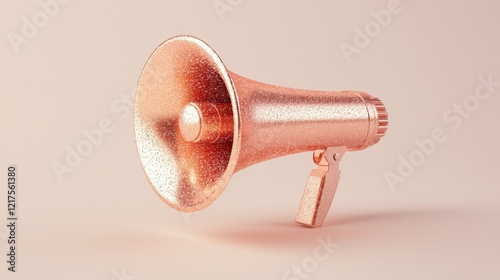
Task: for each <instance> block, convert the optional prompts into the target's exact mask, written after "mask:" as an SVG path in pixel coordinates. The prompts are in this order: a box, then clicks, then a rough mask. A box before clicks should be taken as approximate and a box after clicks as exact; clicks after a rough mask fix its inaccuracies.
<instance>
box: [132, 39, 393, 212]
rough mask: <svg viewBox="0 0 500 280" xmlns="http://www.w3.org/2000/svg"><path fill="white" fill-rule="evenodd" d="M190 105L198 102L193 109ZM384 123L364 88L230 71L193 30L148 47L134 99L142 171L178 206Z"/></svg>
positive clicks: (371, 140) (370, 139) (361, 143)
mask: <svg viewBox="0 0 500 280" xmlns="http://www.w3.org/2000/svg"><path fill="white" fill-rule="evenodd" d="M188 104H196V106H199V108H202V109H199V110H198V111H196V110H195V111H196V114H193V112H194V111H193V110H194V109H193V110H191V111H193V112H191V114H189V113H190V111H189V108H190V105H189V106H188ZM186 106H188V107H186ZM211 107H213V108H215V109H214V110H215V111H214V110H212V109H213V108H212V109H211V110H208V109H209V108H211ZM186 108H187V109H186ZM203 108H207V109H203ZM218 108H219V109H218ZM186 110H187V111H186ZM182 112H184V114H183V113H182ZM210 112H211V113H210ZM387 120H388V119H387V112H386V110H385V107H384V106H383V104H382V103H381V102H380V100H378V99H376V98H374V97H372V96H370V95H368V94H366V93H364V92H355V91H342V92H326V91H308V90H299V89H291V88H285V87H279V86H274V85H269V84H264V83H260V82H257V81H253V80H250V79H247V78H244V77H242V76H239V75H237V74H234V73H232V72H229V71H228V70H227V69H226V68H225V66H224V65H223V63H222V61H221V60H220V58H219V57H218V56H217V54H216V53H215V52H214V51H213V50H212V49H210V48H209V47H208V46H207V45H206V44H205V43H204V42H202V41H201V40H199V39H196V38H193V37H190V36H179V37H174V38H172V39H169V40H167V41H166V42H165V43H163V44H162V45H161V46H160V47H159V48H158V49H157V50H156V51H155V52H154V53H153V54H152V56H151V57H150V58H149V60H148V62H147V63H146V66H145V67H144V70H143V72H142V75H141V78H140V81H139V89H138V92H137V97H136V105H135V131H136V142H137V147H138V152H139V156H140V159H141V162H142V165H143V167H144V171H145V173H146V176H147V177H148V179H149V181H150V183H151V185H152V186H153V188H154V189H155V191H156V192H157V194H158V195H159V196H160V197H161V198H162V199H163V200H164V201H165V202H166V203H168V204H169V205H170V206H172V207H174V208H175V209H178V210H181V211H197V210H200V209H202V208H204V207H206V206H208V205H209V204H210V203H212V202H213V201H214V200H215V199H216V198H217V197H218V196H219V195H220V193H221V192H222V191H223V190H224V188H225V186H226V185H227V183H228V181H229V179H230V177H231V175H232V174H233V173H234V172H237V171H239V170H241V169H243V168H245V167H247V166H250V165H252V164H255V163H258V162H261V161H265V160H268V159H272V158H276V157H280V156H285V155H288V154H293V153H298V152H304V151H314V150H318V149H326V148H328V147H343V146H345V147H346V149H347V150H348V151H349V150H350V151H352V150H361V149H364V148H367V147H368V146H370V145H373V144H375V143H376V142H378V141H379V140H380V138H381V137H382V136H383V135H384V134H385V131H386V130H387V125H388V121H387ZM198 135H203V137H199V136H198ZM219 135H224V137H219ZM195 139H196V140H195Z"/></svg>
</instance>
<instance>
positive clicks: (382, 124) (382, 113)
mask: <svg viewBox="0 0 500 280" xmlns="http://www.w3.org/2000/svg"><path fill="white" fill-rule="evenodd" d="M372 102H373V106H375V109H376V110H377V117H378V129H377V135H378V136H379V137H382V136H384V135H385V132H386V131H387V128H388V126H389V115H388V114H387V109H386V108H385V106H384V104H383V103H382V101H380V99H378V98H376V97H372Z"/></svg>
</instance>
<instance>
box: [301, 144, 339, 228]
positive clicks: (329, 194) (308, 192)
mask: <svg viewBox="0 0 500 280" xmlns="http://www.w3.org/2000/svg"><path fill="white" fill-rule="evenodd" d="M345 152H346V147H329V148H326V149H325V150H316V151H314V154H313V160H314V162H315V163H316V164H317V165H318V167H317V168H316V169H314V170H312V171H311V173H310V174H309V178H308V180H307V184H306V189H305V190H304V194H303V195H302V200H301V201H300V205H299V210H298V211H297V216H296V218H295V222H297V223H299V224H303V225H306V226H311V227H321V226H322V225H323V222H324V221H325V218H326V214H328V210H329V209H330V205H331V204H332V200H333V197H334V196H335V191H336V190H337V186H338V184H339V180H340V169H339V163H340V161H341V160H342V157H343V156H344V154H345Z"/></svg>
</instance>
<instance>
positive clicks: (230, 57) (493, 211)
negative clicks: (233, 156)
mask: <svg viewBox="0 0 500 280" xmlns="http://www.w3.org/2000/svg"><path fill="white" fill-rule="evenodd" d="M45 1H46V0H42V2H45ZM61 2H62V1H61ZM223 2H224V3H227V2H226V1H223ZM229 2H230V3H232V4H233V5H234V7H232V11H228V12H226V13H224V14H223V20H221V19H220V18H219V16H218V14H217V12H216V10H215V9H214V6H213V1H212V0H205V1H196V2H195V1H182V2H181V1H81V0H72V1H69V3H67V4H64V5H62V4H61V5H60V10H59V11H58V12H57V13H56V14H55V15H54V16H53V17H50V18H49V20H48V23H47V24H46V25H45V26H43V27H42V28H39V30H38V32H36V36H35V37H34V38H30V39H28V42H27V43H26V44H22V45H20V46H19V52H18V53H15V52H14V48H13V47H12V45H11V43H10V42H9V34H10V33H11V32H14V33H17V34H20V33H21V29H22V27H23V24H24V23H23V17H26V18H28V19H31V18H32V17H33V16H34V15H36V13H38V12H40V11H43V10H42V8H41V7H40V6H39V4H38V1H35V0H28V1H13V0H1V8H0V21H1V25H0V35H1V36H2V38H3V39H2V40H0V56H1V57H0V62H1V64H0V65H1V66H0V71H1V72H0V81H1V85H2V87H1V90H2V93H1V100H0V128H1V136H2V137H1V140H0V143H1V145H0V167H1V170H0V182H2V183H1V187H0V207H1V208H0V218H1V221H2V222H1V224H2V226H1V227H0V241H1V242H0V248H1V250H0V252H1V254H2V257H0V259H1V260H2V262H1V263H2V264H1V265H0V275H1V278H2V279H102V280H110V279H113V280H122V279H126V280H130V279H137V280H142V279H148V280H153V279H199V278H202V277H203V278H208V279H287V278H286V277H288V279H301V278H299V277H298V276H295V277H296V278H292V276H293V275H291V274H290V275H286V271H287V270H290V269H292V266H294V265H298V266H301V265H302V264H303V263H305V264H306V265H309V266H311V265H312V264H314V263H317V266H316V267H312V268H311V267H308V268H309V270H310V271H311V272H309V273H308V275H307V277H308V279H408V280H410V279H420V280H421V279H427V280H434V279H460V280H476V279H481V280H487V279H498V278H499V277H500V267H499V266H498V261H499V260H500V239H499V238H500V217H499V214H500V204H499V202H500V188H498V186H499V183H498V167H499V163H498V158H499V156H500V149H499V148H498V143H499V142H500V134H499V133H498V129H499V115H498V106H499V105H500V96H499V95H500V87H496V88H495V89H496V91H495V92H493V93H492V94H491V96H490V97H489V98H488V99H487V100H484V101H480V103H479V108H478V109H477V110H475V111H474V112H472V113H471V114H470V116H469V117H468V118H467V119H464V120H463V123H462V124H461V125H460V126H459V127H458V128H457V129H452V128H451V125H452V124H453V123H450V122H447V121H446V120H445V119H443V114H444V113H445V112H446V111H447V110H449V109H450V108H451V109H453V105H454V104H456V103H457V104H458V103H462V101H463V100H464V99H465V98H469V99H468V100H470V98H471V96H472V95H473V93H474V90H475V88H476V86H477V85H478V84H479V82H478V77H479V76H483V77H488V75H490V74H491V75H492V79H493V80H495V81H500V66H499V65H500V64H499V62H500V53H499V52H498V50H499V49H500V37H499V31H500V30H499V28H500V18H499V17H498V14H499V12H500V4H499V2H498V1H493V0H491V1H486V0H483V1H451V0H450V1H428V0H418V1H417V0H414V1H409V0H402V1H401V7H402V11H401V12H400V13H399V14H397V15H393V16H392V18H391V22H390V23H389V24H388V25H387V27H385V28H383V29H382V30H381V31H380V32H379V34H378V35H377V36H375V37H374V38H372V40H371V42H370V44H369V45H368V46H367V47H366V48H364V49H362V50H361V52H360V53H359V54H355V55H353V56H352V62H351V63H348V62H347V60H346V58H345V57H344V55H343V54H342V52H341V50H340V48H339V44H341V42H346V43H349V44H353V40H354V34H355V31H354V28H355V27H360V28H364V26H365V24H367V23H369V22H370V21H371V20H373V17H372V15H371V14H370V12H371V11H379V10H381V9H386V6H387V4H388V3H389V1H387V0H377V1H367V0H366V1H356V2H355V3H351V2H348V1H311V2H307V1H284V0H282V1H242V2H241V3H240V2H238V1H236V0H233V1H229ZM41 19H42V20H43V18H41ZM178 34H190V35H194V36H197V37H199V38H202V39H203V40H205V41H206V42H207V43H208V44H209V45H211V46H212V47H213V48H214V49H215V50H216V51H217V52H218V54H219V55H220V56H221V58H222V59H223V61H224V62H225V64H226V65H227V67H228V68H229V69H231V70H232V71H234V72H236V73H239V74H241V75H244V76H247V77H249V78H252V79H256V80H260V81H263V82H268V83H273V84H278V85H285V86H290V87H297V88H309V89H321V90H342V89H355V90H363V91H366V92H369V93H371V94H373V95H375V96H377V97H379V98H381V99H382V100H383V101H384V103H385V104H386V105H387V107H388V110H389V113H390V126H389V131H388V134H387V135H386V137H385V138H383V139H382V141H381V142H380V143H379V144H377V145H375V146H374V147H371V148H369V149H367V150H365V151H361V152H357V153H349V154H347V155H346V156H345V158H344V161H343V162H342V171H343V173H342V179H341V182H340V186H339V190H338V192H337V196H336V199H335V200H334V204H333V206H332V209H331V211H330V214H329V216H328V218H327V221H326V222H325V226H324V227H323V228H320V229H306V228H302V227H299V226H296V225H294V224H293V219H294V215H295V211H296V208H297V207H298V202H299V200H300V197H301V195H302V191H303V187H304V184H305V181H306V178H307V175H308V173H309V171H310V169H311V168H313V167H314V165H313V163H312V161H311V154H310V153H304V154H297V155H292V156H288V157H285V158H280V159H276V160H272V161H268V162H265V163H262V164H259V165H256V166H252V167H250V168H247V169H245V170H243V171H242V172H240V173H238V174H236V175H235V176H234V177H233V178H232V180H231V182H230V183H229V185H228V187H227V189H226V191H225V192H224V193H223V194H222V196H221V197H220V198H219V199H218V200H217V201H216V202H215V203H214V204H212V205H211V206H210V207H209V208H207V209H206V210H204V211H202V212H200V213H199V214H194V215H185V214H184V215H183V214H181V213H179V212H176V211H174V210H172V209H170V208H169V207H168V206H167V205H165V204H163V203H162V202H161V201H160V200H159V199H158V198H157V197H156V196H155V194H154V193H153V191H152V190H151V189H150V187H149V185H148V183H147V180H146V178H145V176H144V175H143V172H142V169H141V166H140V163H139V160H138V156H137V155H136V151H135V144H134V133H133V129H132V116H131V114H130V112H129V111H127V108H128V107H127V106H126V104H127V103H126V102H125V101H122V100H121V96H122V95H123V96H125V97H126V96H129V95H130V94H129V92H130V91H131V90H132V89H133V87H134V85H135V83H136V81H137V79H138V76H139V74H140V71H141V69H142V66H143V64H144V62H145V61H146V59H147V57H148V56H149V54H150V53H151V52H152V51H153V50H154V48H156V46H157V45H159V44H160V43H161V42H162V41H164V40H165V39H167V38H169V37H171V36H174V35H178ZM113 108H114V109H113ZM118 108H119V109H120V110H118ZM104 119H109V120H110V121H111V122H112V124H113V127H114V130H113V131H112V132H111V133H108V134H105V136H104V139H103V141H102V143H100V144H99V145H97V146H94V147H93V149H92V151H91V152H90V154H89V155H88V156H86V157H84V158H83V160H82V162H81V163H80V164H79V165H78V166H76V167H75V168H74V169H73V171H72V172H71V173H67V174H64V175H63V177H62V181H60V180H58V178H57V176H56V174H55V172H54V171H53V168H52V164H53V163H54V162H60V163H64V161H65V156H66V154H67V151H66V147H67V146H69V147H71V148H75V147H76V146H77V145H78V143H80V142H81V141H84V140H85V137H84V136H83V134H82V131H83V130H85V129H86V130H91V129H95V128H97V127H98V126H99V122H101V121H102V120H104ZM436 128H442V129H443V130H444V133H446V136H447V140H446V142H445V143H442V144H437V146H436V150H435V152H434V153H433V154H431V155H430V156H428V157H426V158H425V162H424V163H423V164H422V165H420V166H418V167H416V169H415V171H414V173H413V174H412V175H411V176H409V177H407V178H406V180H405V181H404V182H402V183H398V184H397V185H396V186H395V187H394V188H393V189H392V190H391V188H390V186H389V185H388V183H387V181H386V179H385V178H384V174H385V173H386V172H393V173H396V172H397V168H398V165H399V164H400V159H399V156H400V155H401V156H403V157H405V158H408V157H409V155H410V153H412V152H413V151H415V150H416V149H417V146H416V144H415V143H414V141H415V140H417V139H419V140H422V139H424V138H429V137H430V136H431V133H432V131H433V130H434V129H436ZM8 164H16V165H17V166H18V170H19V177H18V179H19V186H18V188H19V195H18V200H19V203H18V207H19V210H18V215H19V219H20V220H19V228H18V230H19V233H18V242H19V247H18V248H19V250H18V272H17V273H15V274H13V273H7V271H6V263H5V262H4V261H3V260H4V257H3V256H5V253H6V240H5V229H6V227H5V226H3V224H4V223H5V218H6V205H5V201H6V183H5V182H6V167H7V165H8ZM317 238H321V239H322V240H328V239H330V240H332V241H333V242H335V243H337V244H339V245H340V246H339V247H338V248H336V249H335V250H334V251H333V253H332V254H329V255H328V256H327V258H326V260H324V261H319V262H316V261H315V260H314V259H312V258H314V251H315V250H316V248H317V247H318V246H320V242H319V241H317ZM324 252H326V251H324ZM324 252H322V253H324ZM313 268H314V269H313ZM284 276H285V278H283V277H284ZM302 278H305V276H303V277H302Z"/></svg>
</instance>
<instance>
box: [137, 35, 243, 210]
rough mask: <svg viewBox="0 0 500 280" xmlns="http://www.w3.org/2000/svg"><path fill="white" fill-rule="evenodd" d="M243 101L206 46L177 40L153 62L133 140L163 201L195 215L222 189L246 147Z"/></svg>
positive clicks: (141, 88) (144, 79) (143, 82)
mask: <svg viewBox="0 0 500 280" xmlns="http://www.w3.org/2000/svg"><path fill="white" fill-rule="evenodd" d="M238 106H239V104H238V100H237V96H236V93H235V89H234V86H233V83H232V81H231V78H230V76H229V73H228V71H227V70H226V68H225V66H224V64H223V63H222V61H221V60H220V58H219V57H218V56H217V54H216V53H215V52H214V51H213V50H212V49H211V48H210V47H209V46H208V45H207V44H205V43H204V42H203V41H201V40H199V39H197V38H194V37H190V36H178V37H174V38H172V39H169V40H167V41H166V42H164V43H163V44H162V45H160V46H159V47H158V48H157V49H156V50H155V51H154V52H153V54H152V55H151V57H150V58H149V59H148V61H147V63H146V65H145V66H144V69H143V71H142V74H141V77H140V79H139V85H138V89H137V94H136V100H135V112H134V122H135V134H136V144H137V151H138V153H139V157H140V160H141V163H142V166H143V169H144V172H145V173H146V176H147V178H148V180H149V182H150V184H151V185H152V186H153V188H154V190H155V192H156V193H157V194H158V196H159V197H160V198H161V199H162V200H163V201H165V202H166V203H167V204H168V205H170V206H171V207H173V208H175V209H177V210H180V211H188V212H190V211H197V210H201V209H203V208H205V207H206V206H208V205H209V204H211V203H212V202H213V201H214V200H215V199H216V198H217V197H218V196H219V195H220V193H221V192H222V191H223V190H224V188H225V186H226V185H227V183H228V181H229V179H230V178H231V175H232V174H233V171H234V168H235V166H236V162H237V159H238V154H239V147H240V144H241V137H240V127H239V124H240V121H239V115H238V112H239V110H238V108H239V107H238Z"/></svg>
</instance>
